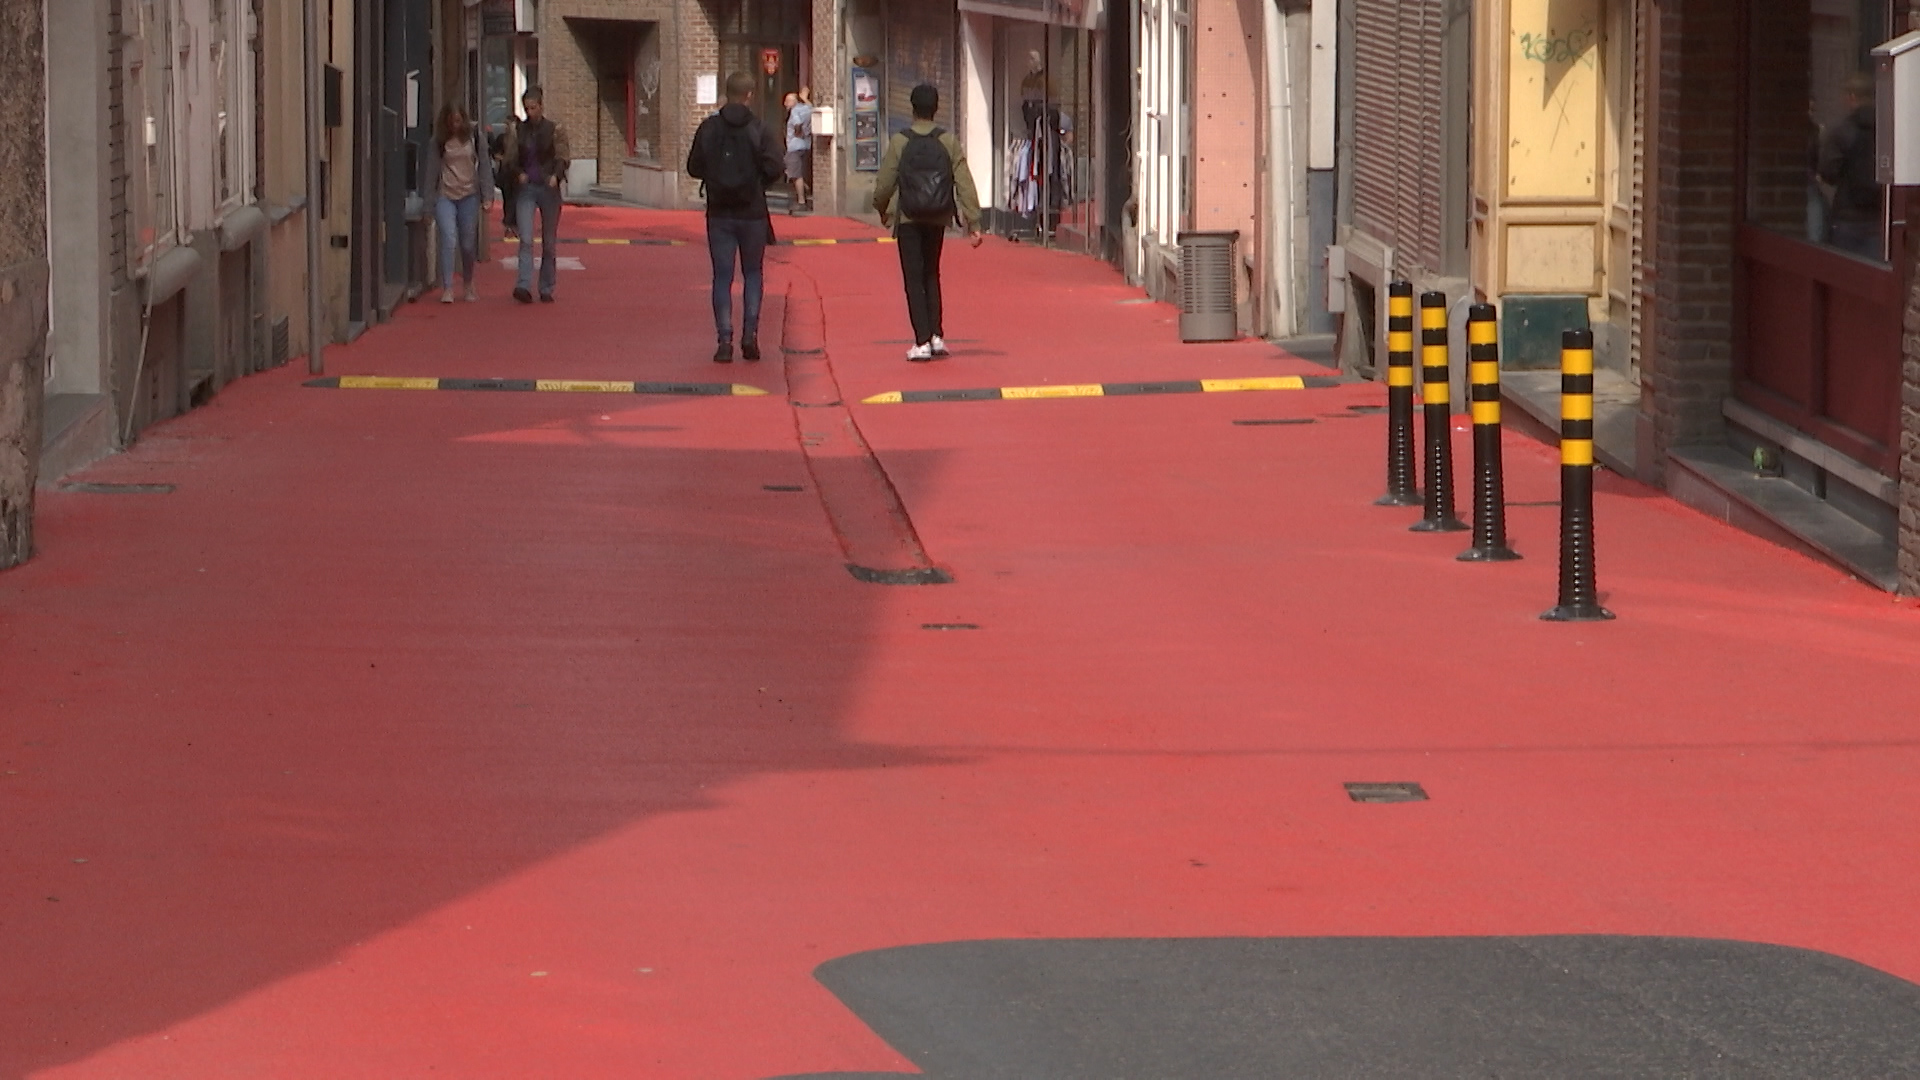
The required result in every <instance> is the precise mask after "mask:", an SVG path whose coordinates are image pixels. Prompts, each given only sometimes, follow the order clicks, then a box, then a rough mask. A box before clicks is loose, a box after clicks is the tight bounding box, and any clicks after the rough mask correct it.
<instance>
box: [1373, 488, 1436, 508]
mask: <svg viewBox="0 0 1920 1080" xmlns="http://www.w3.org/2000/svg"><path fill="white" fill-rule="evenodd" d="M1425 502H1426V500H1425V499H1423V498H1421V497H1420V493H1419V492H1417V491H1414V492H1409V493H1408V494H1405V495H1395V494H1394V493H1393V492H1391V491H1389V492H1388V493H1386V494H1385V495H1382V496H1380V497H1379V498H1377V499H1375V500H1373V505H1375V506H1421V505H1424V504H1425Z"/></svg>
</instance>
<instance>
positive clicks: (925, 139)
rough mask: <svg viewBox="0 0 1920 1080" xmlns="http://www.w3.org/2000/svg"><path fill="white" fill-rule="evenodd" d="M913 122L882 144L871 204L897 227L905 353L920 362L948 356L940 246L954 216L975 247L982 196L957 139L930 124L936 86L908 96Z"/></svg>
mask: <svg viewBox="0 0 1920 1080" xmlns="http://www.w3.org/2000/svg"><path fill="white" fill-rule="evenodd" d="M907 102H908V104H910V105H912V106H913V124H912V126H910V127H908V128H907V130H905V131H902V132H900V133H898V134H896V135H895V136H894V137H893V138H892V139H891V140H890V141H889V142H888V143H887V152H886V155H885V156H884V157H882V158H881V159H880V175H879V177H878V178H877V179H876V181H875V182H874V186H873V208H874V209H875V210H876V211H878V212H879V214H880V224H882V225H889V224H892V225H893V226H894V230H893V236H894V241H895V244H896V246H897V247H899V249H900V273H901V276H902V277H904V278H905V279H906V284H907V316H908V318H910V319H912V320H913V348H911V349H908V350H907V359H909V360H912V361H915V362H924V361H927V360H932V359H935V358H937V357H943V356H946V355H947V343H946V340H945V335H946V330H945V327H943V326H942V325H941V317H940V250H941V248H942V247H944V246H945V243H946V237H947V226H948V225H950V224H952V223H953V222H954V220H955V219H956V218H957V219H958V220H959V221H960V223H961V225H963V226H964V227H965V228H966V230H967V235H968V236H969V237H971V238H972V240H973V246H974V247H979V246H980V239H981V237H980V198H979V196H977V195H976V194H974V188H973V171H972V170H971V169H969V168H967V153H966V151H965V150H963V149H961V147H960V140H958V139H956V138H954V137H953V136H952V135H949V134H947V133H946V131H944V130H942V129H941V128H939V127H937V126H935V124H934V122H933V116H934V114H935V113H937V112H939V111H940V91H938V90H936V89H934V88H933V87H931V86H928V85H926V84H925V83H922V84H920V85H919V86H916V87H914V88H913V92H912V93H911V94H909V95H908V97H907Z"/></svg>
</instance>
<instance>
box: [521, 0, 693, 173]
mask: <svg viewBox="0 0 1920 1080" xmlns="http://www.w3.org/2000/svg"><path fill="white" fill-rule="evenodd" d="M701 7H702V5H701V4H699V3H697V2H696V0H547V2H546V3H545V4H543V5H541V13H540V84H541V89H542V90H544V91H545V92H546V97H547V102H546V104H547V115H549V116H551V117H553V118H554V119H556V120H559V121H561V122H562V123H564V124H566V126H567V134H568V136H569V137H570V138H571V139H572V142H573V156H574V157H576V158H588V157H593V156H595V144H596V141H597V139H598V133H602V132H604V134H605V141H604V145H601V146H600V147H599V162H600V183H602V184H603V185H606V186H609V187H618V186H619V185H620V174H621V169H622V162H623V161H624V160H625V158H626V142H625V136H624V132H625V128H626V101H625V98H624V97H621V98H618V99H615V98H612V97H606V98H603V96H602V87H601V79H600V76H601V72H600V71H599V70H598V66H597V64H596V61H602V62H605V63H607V64H612V63H614V62H615V61H616V60H623V61H624V62H625V63H630V62H631V58H622V57H619V56H618V55H617V54H618V53H619V52H620V51H621V50H620V49H619V48H618V47H613V46H617V45H618V44H619V43H617V42H612V43H610V42H606V41H602V40H598V39H596V38H595V36H594V35H595V29H594V28H593V26H592V25H591V24H575V23H570V22H569V20H571V19H600V20H610V21H617V22H630V23H646V22H650V23H655V24H657V26H658V30H657V32H658V34H659V49H660V58H661V70H660V98H659V109H660V112H659V114H658V115H656V116H651V117H648V118H647V119H648V122H647V124H645V125H644V130H643V131H642V132H641V134H642V135H643V137H646V138H648V139H649V140H650V141H651V143H652V145H653V150H654V158H655V160H657V161H660V162H662V163H663V164H666V165H668V166H669V167H675V168H677V167H678V165H679V163H680V161H682V160H684V159H685V157H686V143H685V139H684V137H683V136H682V134H681V133H680V128H681V127H682V126H683V125H682V120H683V119H684V117H685V116H686V115H687V113H686V112H685V108H686V106H687V105H689V104H690V103H691V102H692V100H693V82H692V80H693V75H692V70H693V69H692V68H690V67H689V65H688V64H687V63H684V62H682V60H683V59H686V58H684V57H682V55H681V52H680V50H679V49H677V48H676V44H675V40H674V38H675V33H674V32H675V27H676V24H677V25H678V26H679V27H680V28H681V30H682V32H683V34H685V35H686V36H696V35H697V34H698V33H699V31H700V29H701V28H702V27H704V28H705V29H706V30H707V31H708V32H709V36H711V33H710V32H711V27H712V20H711V18H710V17H708V16H706V15H704V14H703V13H702V12H701V10H700V9H701ZM636 29H637V28H636ZM688 31H691V33H687V32H688ZM638 43H639V38H638V36H637V35H636V36H635V38H634V40H633V44H634V45H636V46H637V45H638ZM607 74H609V75H611V74H613V72H612V71H609V72H608V73H607ZM681 83H684V84H685V85H684V86H681V85H680V84H681ZM682 91H684V93H683V92H682Z"/></svg>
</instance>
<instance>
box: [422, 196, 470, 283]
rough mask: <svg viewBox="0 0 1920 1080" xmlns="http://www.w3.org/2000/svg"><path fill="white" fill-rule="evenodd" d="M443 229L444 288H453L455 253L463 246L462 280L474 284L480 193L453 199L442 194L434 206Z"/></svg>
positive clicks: (441, 245) (440, 226)
mask: <svg viewBox="0 0 1920 1080" xmlns="http://www.w3.org/2000/svg"><path fill="white" fill-rule="evenodd" d="M433 219H434V221H435V222H437V223H438V225H439V230H440V287H441V288H443V289H451V288H453V252H454V248H455V247H456V246H458V248H459V249H460V280H462V281H464V282H466V283H467V285H468V286H472V285H473V259H474V252H475V251H476V250H477V246H476V245H478V243H479V236H480V196H479V195H478V194H474V195H469V196H467V197H466V198H464V199H449V198H447V197H446V196H445V195H442V196H441V197H440V199H439V201H438V202H436V203H435V204H434V207H433Z"/></svg>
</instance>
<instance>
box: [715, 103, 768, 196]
mask: <svg viewBox="0 0 1920 1080" xmlns="http://www.w3.org/2000/svg"><path fill="white" fill-rule="evenodd" d="M716 119H717V118H716ZM761 142H762V131H761V128H760V121H759V120H757V119H756V120H750V121H748V122H747V123H745V124H742V125H740V126H739V127H735V126H734V125H732V124H729V123H727V122H726V121H725V120H718V122H717V123H715V125H714V127H713V134H712V136H711V139H710V141H709V142H708V144H707V168H706V173H707V176H706V180H705V181H704V183H703V185H702V187H703V189H704V190H705V191H706V194H707V209H709V210H746V209H749V208H750V207H752V206H753V204H754V200H755V199H757V198H758V197H759V196H760V192H761V190H762V181H761V176H760V144H761Z"/></svg>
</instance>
